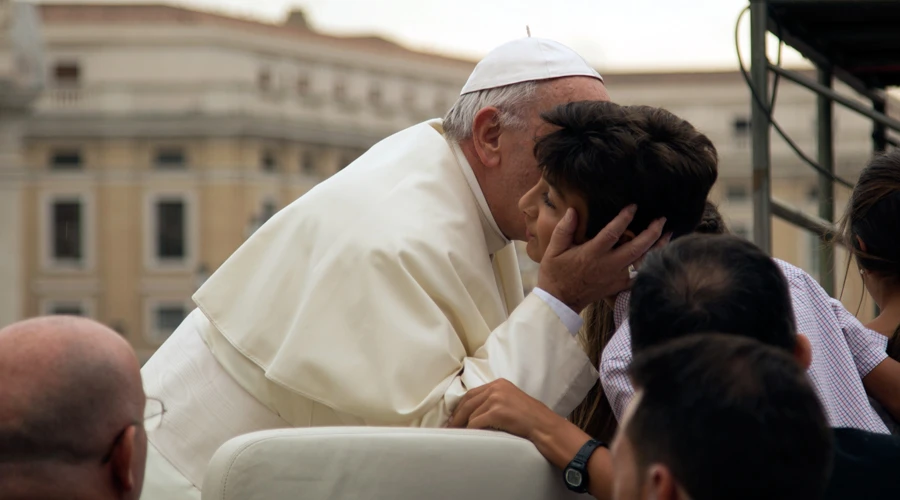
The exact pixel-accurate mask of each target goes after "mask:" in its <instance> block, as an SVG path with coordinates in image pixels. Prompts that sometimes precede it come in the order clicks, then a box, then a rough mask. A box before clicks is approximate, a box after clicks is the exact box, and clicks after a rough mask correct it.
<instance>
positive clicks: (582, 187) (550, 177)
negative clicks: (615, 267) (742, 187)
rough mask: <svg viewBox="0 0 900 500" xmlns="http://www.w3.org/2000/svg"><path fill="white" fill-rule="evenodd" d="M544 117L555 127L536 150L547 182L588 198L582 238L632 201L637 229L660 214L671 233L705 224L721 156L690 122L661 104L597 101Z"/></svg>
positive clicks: (563, 192)
mask: <svg viewBox="0 0 900 500" xmlns="http://www.w3.org/2000/svg"><path fill="white" fill-rule="evenodd" d="M543 118H544V120H545V121H546V122H547V123H548V124H550V125H552V126H553V127H554V130H553V131H552V132H550V133H548V134H546V135H544V136H543V137H541V138H540V139H538V141H537V143H536V145H535V148H534V152H535V157H536V158H537V160H538V164H539V165H540V168H541V170H542V172H543V180H542V182H545V183H546V184H547V185H549V187H552V188H553V189H554V190H556V191H557V192H558V193H559V195H560V196H561V197H563V198H578V199H580V200H581V201H582V202H583V205H584V209H585V211H586V213H582V214H579V215H580V217H579V219H580V220H584V221H585V222H584V224H583V226H582V228H581V229H582V231H583V238H585V239H589V238H592V237H593V236H594V235H596V234H597V233H598V232H599V231H600V229H602V228H603V227H604V226H605V225H606V224H608V223H609V222H610V221H611V220H612V219H613V218H614V217H615V216H616V215H617V214H618V213H619V212H620V211H621V210H622V209H623V208H625V207H626V206H628V205H631V204H636V205H637V207H638V211H637V214H636V215H635V217H634V220H633V221H632V223H631V225H630V226H629V230H630V231H632V232H633V233H634V234H637V233H639V232H640V231H642V230H643V229H645V228H646V227H647V226H648V225H649V224H650V222H652V221H653V220H655V219H658V218H660V217H666V218H667V222H666V226H665V228H664V231H665V232H671V233H673V236H674V237H678V236H681V235H684V234H688V233H690V232H692V231H693V230H694V228H695V227H696V226H697V224H698V223H699V222H700V217H701V214H702V213H703V208H704V205H705V202H706V196H707V194H708V193H709V190H710V189H711V188H712V185H713V183H715V181H716V176H717V162H718V159H717V153H716V148H715V146H713V144H712V142H711V141H710V140H709V139H708V138H707V137H706V136H705V135H703V134H701V133H700V132H698V131H697V130H696V129H695V128H694V127H693V126H692V125H691V124H690V123H688V122H686V121H685V120H682V119H681V118H678V117H677V116H675V115H673V114H672V113H670V112H668V111H666V110H664V109H659V108H652V107H649V106H619V105H617V104H614V103H611V102H597V101H582V102H573V103H569V104H566V105H563V106H559V107H557V108H555V109H553V110H552V111H549V112H547V113H544V115H543ZM526 196H528V195H526ZM523 200H524V198H523ZM576 208H577V207H576ZM526 215H527V214H526ZM526 218H527V217H526Z"/></svg>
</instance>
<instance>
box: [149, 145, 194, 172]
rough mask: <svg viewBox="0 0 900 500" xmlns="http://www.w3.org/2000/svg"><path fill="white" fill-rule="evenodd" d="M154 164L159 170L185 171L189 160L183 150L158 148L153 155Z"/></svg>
mask: <svg viewBox="0 0 900 500" xmlns="http://www.w3.org/2000/svg"><path fill="white" fill-rule="evenodd" d="M153 164H154V166H155V167H156V168H159V169H164V170H167V169H173V170H178V169H183V168H185V167H186V166H187V160H186V157H185V154H184V149H183V148H178V147H164V148H158V149H157V150H156V151H155V152H154V153H153Z"/></svg>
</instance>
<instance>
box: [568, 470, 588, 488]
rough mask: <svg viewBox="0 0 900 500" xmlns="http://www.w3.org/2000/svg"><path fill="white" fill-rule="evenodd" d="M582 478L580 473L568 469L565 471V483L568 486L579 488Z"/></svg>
mask: <svg viewBox="0 0 900 500" xmlns="http://www.w3.org/2000/svg"><path fill="white" fill-rule="evenodd" d="M582 481H584V478H583V477H582V476H581V473H580V472H578V471H577V470H575V469H569V470H567V471H566V482H567V483H569V485H570V486H574V487H576V488H577V487H579V486H581V483H582Z"/></svg>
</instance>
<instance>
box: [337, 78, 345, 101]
mask: <svg viewBox="0 0 900 500" xmlns="http://www.w3.org/2000/svg"><path fill="white" fill-rule="evenodd" d="M334 100H335V101H337V102H346V101H347V82H346V81H345V80H344V78H338V79H336V80H335V81H334Z"/></svg>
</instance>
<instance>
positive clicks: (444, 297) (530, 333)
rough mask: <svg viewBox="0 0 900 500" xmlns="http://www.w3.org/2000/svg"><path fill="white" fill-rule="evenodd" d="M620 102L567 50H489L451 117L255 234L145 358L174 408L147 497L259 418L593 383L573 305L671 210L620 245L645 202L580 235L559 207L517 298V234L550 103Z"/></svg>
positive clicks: (561, 406)
mask: <svg viewBox="0 0 900 500" xmlns="http://www.w3.org/2000/svg"><path fill="white" fill-rule="evenodd" d="M581 100H608V96H607V93H606V89H605V88H604V86H603V80H602V78H601V77H600V75H598V74H597V73H596V71H594V70H593V69H592V68H591V67H590V66H589V65H588V64H586V63H585V62H584V60H583V59H582V58H581V57H580V56H578V55H577V54H576V53H574V52H573V51H572V50H571V49H569V48H567V47H564V46H562V45H560V44H558V43H556V42H552V41H549V40H543V39H538V38H527V39H521V40H517V41H514V42H510V43H508V44H506V45H503V46H501V47H499V48H497V49H495V50H494V51H492V52H491V53H490V54H489V55H488V56H487V57H486V58H485V59H484V60H483V61H481V62H480V63H479V64H478V66H477V67H476V68H475V70H474V72H473V73H472V75H471V77H470V78H469V81H468V82H467V83H466V85H465V87H464V88H463V90H462V93H461V95H460V98H459V100H458V101H457V102H456V103H455V104H454V106H453V108H452V109H451V110H450V111H449V113H448V114H447V117H446V118H445V119H444V120H443V121H441V120H433V121H429V122H426V123H422V124H419V125H416V126H413V127H411V128H409V129H406V130H403V131H401V132H399V133H397V134H395V135H393V136H391V137H389V138H387V139H385V140H383V141H382V142H380V143H378V144H376V145H375V146H374V147H372V149H370V150H369V151H368V152H367V153H366V154H364V155H363V156H362V157H360V158H359V159H358V160H357V161H356V162H354V163H353V164H352V165H350V166H348V167H347V168H345V169H344V170H343V171H341V172H340V173H338V174H337V175H335V176H333V177H332V178H330V179H328V180H327V181H325V182H323V183H322V184H320V185H319V186H317V187H316V188H315V189H313V190H312V191H310V192H309V193H308V194H306V195H304V196H302V197H301V198H299V199H298V200H296V201H295V202H294V203H292V204H291V205H290V206H288V207H287V208H285V209H284V210H282V211H281V212H280V213H279V214H277V215H276V216H275V217H273V218H272V219H271V220H270V221H269V222H268V223H267V224H266V225H265V226H263V227H262V228H261V229H260V230H259V231H257V232H256V233H255V234H254V235H253V236H252V237H251V238H250V239H249V240H248V241H247V242H246V243H245V244H244V245H243V246H242V247H241V248H240V249H238V250H237V252H235V253H234V255H232V256H231V258H229V259H228V260H227V261H226V262H225V263H224V264H223V265H222V266H221V268H220V269H219V270H218V271H216V273H214V274H213V275H212V276H211V277H210V279H209V280H208V281H207V282H206V284H205V285H204V286H203V287H202V288H201V289H200V290H199V291H198V292H197V294H196V295H195V296H194V301H195V302H196V304H197V306H198V308H197V310H195V311H194V312H193V313H191V315H190V316H189V317H188V318H187V319H186V320H185V322H184V323H183V324H182V325H181V326H180V327H179V328H178V329H177V330H176V332H175V333H174V334H173V336H172V338H170V339H169V340H168V341H167V342H166V343H165V345H163V346H162V348H161V349H160V350H159V351H158V352H157V354H156V355H155V356H154V357H153V358H152V359H151V360H150V361H149V362H148V363H147V365H146V366H145V367H144V369H143V374H144V378H145V383H146V390H147V392H148V394H150V395H152V396H156V397H159V398H161V399H162V400H163V402H164V403H165V404H166V406H167V409H168V413H167V414H166V417H167V420H166V425H165V426H162V427H160V429H159V431H158V432H156V433H151V435H150V442H151V446H150V451H149V458H148V469H147V484H146V485H145V498H151V499H155V498H166V499H169V498H199V488H200V487H201V486H202V481H203V475H204V473H205V470H206V465H207V463H208V461H209V459H210V457H211V456H212V455H213V453H214V452H215V450H216V449H217V448H218V447H219V446H220V445H221V444H222V443H224V442H225V441H226V440H228V439H230V438H232V437H234V436H237V435H240V434H244V433H247V432H252V431H257V430H262V429H268V428H277V427H290V426H294V427H305V426H332V425H403V426H431V427H436V426H442V425H445V424H446V422H447V420H448V418H449V415H450V412H451V410H452V409H453V408H454V407H455V405H456V404H457V403H458V401H459V399H460V398H461V397H462V396H463V395H464V394H465V393H466V391H467V390H468V389H470V388H473V387H477V386H480V385H482V384H484V383H486V382H489V381H492V380H495V379H497V378H507V379H509V380H511V381H513V382H514V383H516V384H517V385H518V386H519V387H521V388H522V389H523V390H525V391H526V392H527V393H528V394H531V395H532V396H534V397H535V398H537V399H539V400H540V401H542V402H544V403H545V404H547V405H548V406H549V407H551V408H553V410H554V411H556V412H558V413H559V414H561V415H565V414H567V413H569V412H570V411H571V410H572V409H573V408H574V407H575V406H576V405H577V404H578V403H579V402H580V401H581V400H582V398H583V397H584V396H585V394H586V393H587V391H588V390H589V389H590V388H591V386H592V385H594V383H595V382H596V380H597V379H596V377H597V372H596V370H595V368H594V367H593V366H591V363H590V362H589V361H588V358H587V357H586V356H585V354H584V352H583V350H582V349H581V346H580V345H579V343H578V342H577V341H576V339H575V338H574V336H573V335H574V334H575V333H576V332H577V331H578V329H579V328H580V326H581V319H580V317H579V316H578V312H579V311H580V310H581V309H582V308H583V307H584V306H585V305H586V304H588V303H590V302H592V301H596V300H599V299H601V298H602V297H605V296H608V295H610V294H612V293H616V292H617V291H619V290H621V289H623V288H625V287H626V286H627V283H628V280H629V274H630V273H629V271H628V267H629V265H630V264H631V263H632V262H633V261H634V260H635V259H637V258H639V257H640V256H641V255H643V253H644V252H645V251H646V250H647V249H648V248H649V247H650V246H651V245H653V244H654V242H655V241H656V240H657V239H658V238H659V236H660V233H661V227H662V223H661V221H657V222H654V224H652V225H651V227H650V228H649V229H648V230H647V231H645V232H644V233H643V234H641V235H639V236H638V237H637V238H636V239H635V240H633V241H632V242H630V243H627V244H625V245H622V246H620V247H618V248H617V249H615V250H613V249H612V246H613V244H614V243H615V241H616V240H617V239H618V235H619V234H621V233H622V232H623V231H624V229H625V228H626V227H627V225H628V223H629V222H630V220H631V217H632V216H633V214H632V213H631V212H623V213H622V214H621V215H620V217H618V218H617V219H616V220H615V221H613V222H612V223H611V224H610V226H609V227H608V228H607V229H606V230H604V231H603V232H601V234H599V235H598V236H597V237H596V238H595V239H593V240H591V241H589V242H586V243H585V244H583V245H579V246H577V247H574V248H569V247H570V245H571V239H572V234H573V232H574V230H575V227H576V224H577V221H576V220H575V217H571V218H567V219H565V220H564V221H563V222H562V223H560V227H559V230H558V233H557V237H556V240H557V241H556V244H555V246H554V248H556V249H557V250H556V251H554V252H550V253H549V255H548V256H547V257H546V258H545V259H544V261H543V262H542V266H541V271H540V277H539V280H538V289H537V290H536V291H535V292H534V293H532V294H531V295H529V296H528V297H523V295H522V284H521V281H520V275H519V269H518V265H517V261H516V256H515V251H514V248H513V246H512V244H511V240H523V239H525V237H526V230H525V224H524V220H523V217H522V214H521V212H520V211H519V209H518V208H517V204H518V201H519V199H520V198H521V197H522V195H523V194H525V192H526V191H527V190H528V189H529V188H530V187H532V186H533V185H534V184H535V183H536V182H537V181H538V179H539V178H540V171H539V169H538V167H537V163H536V161H535V159H534V156H533V153H532V150H533V148H534V140H535V137H536V136H538V135H539V133H540V130H539V129H541V128H542V121H541V119H540V114H541V113H542V112H544V111H547V110H549V109H551V108H554V107H555V106H558V105H560V104H564V103H568V102H571V101H581Z"/></svg>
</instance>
